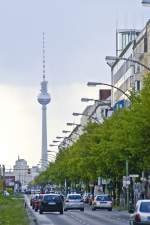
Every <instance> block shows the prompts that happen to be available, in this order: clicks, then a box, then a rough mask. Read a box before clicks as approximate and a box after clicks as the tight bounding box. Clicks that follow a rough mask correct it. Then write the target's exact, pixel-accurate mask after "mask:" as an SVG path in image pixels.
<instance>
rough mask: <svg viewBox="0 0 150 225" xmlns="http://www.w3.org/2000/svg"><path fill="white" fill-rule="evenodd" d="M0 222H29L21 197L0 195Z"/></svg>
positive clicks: (4, 224)
mask: <svg viewBox="0 0 150 225" xmlns="http://www.w3.org/2000/svg"><path fill="white" fill-rule="evenodd" d="M0 223H1V224H3V225H8V224H10V225H19V224H21V225H27V224H29V221H28V217H27V213H26V211H25V209H24V202H23V199H15V198H12V197H7V198H4V197H3V196H0Z"/></svg>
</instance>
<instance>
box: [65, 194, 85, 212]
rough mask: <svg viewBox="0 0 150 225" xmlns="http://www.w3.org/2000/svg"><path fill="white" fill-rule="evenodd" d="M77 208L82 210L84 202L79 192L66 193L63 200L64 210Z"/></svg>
mask: <svg viewBox="0 0 150 225" xmlns="http://www.w3.org/2000/svg"><path fill="white" fill-rule="evenodd" d="M72 209H79V210H80V211H84V202H83V199H82V197H81V195H80V194H68V195H67V198H66V199H65V201H64V211H67V210H72Z"/></svg>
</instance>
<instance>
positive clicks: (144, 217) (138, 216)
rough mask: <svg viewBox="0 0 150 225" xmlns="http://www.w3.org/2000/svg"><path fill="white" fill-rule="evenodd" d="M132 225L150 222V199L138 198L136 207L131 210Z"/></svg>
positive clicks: (130, 222) (130, 220)
mask: <svg viewBox="0 0 150 225" xmlns="http://www.w3.org/2000/svg"><path fill="white" fill-rule="evenodd" d="M129 213H131V214H130V218H129V224H130V225H144V224H145V225H146V224H150V199H144V200H138V201H137V203H136V207H135V209H130V210H129Z"/></svg>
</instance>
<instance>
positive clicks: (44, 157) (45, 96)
mask: <svg viewBox="0 0 150 225" xmlns="http://www.w3.org/2000/svg"><path fill="white" fill-rule="evenodd" d="M42 78H43V80H42V82H41V90H40V91H41V92H40V94H39V95H38V102H39V103H40V104H41V105H42V152H41V168H42V170H44V169H46V167H47V166H48V152H47V119H46V108H47V107H46V105H47V104H48V103H49V102H50V100H51V97H50V95H49V93H48V92H47V84H48V82H47V81H46V79H45V33H43V76H42Z"/></svg>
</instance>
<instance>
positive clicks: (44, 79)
mask: <svg viewBox="0 0 150 225" xmlns="http://www.w3.org/2000/svg"><path fill="white" fill-rule="evenodd" d="M43 80H45V33H44V32H43Z"/></svg>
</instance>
